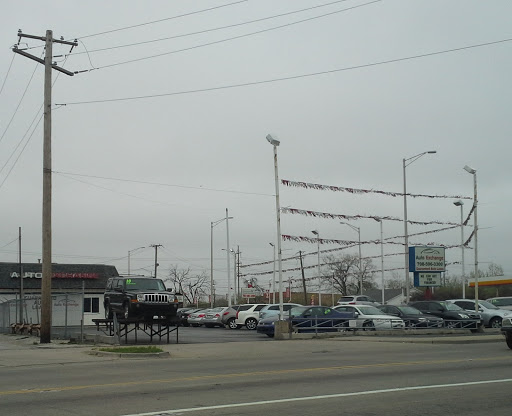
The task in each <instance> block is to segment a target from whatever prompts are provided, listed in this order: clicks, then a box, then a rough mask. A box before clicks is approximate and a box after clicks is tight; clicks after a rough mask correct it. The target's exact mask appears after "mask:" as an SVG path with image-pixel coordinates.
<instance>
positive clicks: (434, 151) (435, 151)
mask: <svg viewBox="0 0 512 416" xmlns="http://www.w3.org/2000/svg"><path fill="white" fill-rule="evenodd" d="M427 153H431V154H432V153H437V150H429V151H428V152H427Z"/></svg>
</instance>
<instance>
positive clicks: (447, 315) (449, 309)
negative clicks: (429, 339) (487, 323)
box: [409, 300, 482, 332]
mask: <svg viewBox="0 0 512 416" xmlns="http://www.w3.org/2000/svg"><path fill="white" fill-rule="evenodd" d="M409 306H413V307H415V308H416V309H419V310H420V311H422V312H426V313H430V314H432V315H435V316H439V317H440V318H443V319H444V321H445V322H444V326H445V327H447V328H463V327H464V326H466V323H464V322H463V321H474V322H475V325H476V326H477V327H478V326H479V325H481V324H482V318H481V317H480V315H479V314H477V313H475V312H470V311H465V310H464V309H462V308H461V307H460V306H457V305H455V304H454V303H451V302H446V301H442V300H420V301H416V302H410V303H409ZM467 325H468V327H469V328H470V329H471V331H473V332H476V331H477V328H475V327H474V326H473V325H472V322H467Z"/></svg>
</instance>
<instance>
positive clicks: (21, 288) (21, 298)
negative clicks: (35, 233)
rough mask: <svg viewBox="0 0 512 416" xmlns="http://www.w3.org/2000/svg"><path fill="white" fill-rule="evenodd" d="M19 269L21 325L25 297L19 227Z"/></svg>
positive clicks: (21, 322)
mask: <svg viewBox="0 0 512 416" xmlns="http://www.w3.org/2000/svg"><path fill="white" fill-rule="evenodd" d="M19 252H20V256H19V267H20V324H23V300H24V299H25V295H24V293H23V263H22V262H21V227H19Z"/></svg>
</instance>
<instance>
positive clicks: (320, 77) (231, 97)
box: [0, 0, 512, 293]
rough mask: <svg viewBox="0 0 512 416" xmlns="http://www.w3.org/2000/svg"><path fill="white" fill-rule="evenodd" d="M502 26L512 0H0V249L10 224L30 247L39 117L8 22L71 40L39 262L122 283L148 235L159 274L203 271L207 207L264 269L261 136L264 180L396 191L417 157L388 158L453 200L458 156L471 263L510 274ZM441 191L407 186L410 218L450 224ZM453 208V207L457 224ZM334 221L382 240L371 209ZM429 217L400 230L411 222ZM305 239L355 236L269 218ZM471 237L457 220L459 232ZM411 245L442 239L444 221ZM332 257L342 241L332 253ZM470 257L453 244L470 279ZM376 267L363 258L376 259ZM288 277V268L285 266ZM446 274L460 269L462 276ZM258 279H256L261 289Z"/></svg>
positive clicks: (34, 85) (392, 225)
mask: <svg viewBox="0 0 512 416" xmlns="http://www.w3.org/2000/svg"><path fill="white" fill-rule="evenodd" d="M107 5H108V6H107ZM223 5H225V7H218V6H223ZM315 6H317V7H315ZM205 9H211V10H205ZM305 9H309V10H305ZM301 10H303V11H301ZM293 12H296V13H293ZM510 16H512V2H510V1H509V0H493V1H486V2H482V1H478V0H451V1H446V0H428V1H427V0H423V1H422V0H417V1H410V0H382V1H371V0H366V1H364V0H363V1H362V0H347V1H330V2H329V1H327V0H324V1H320V0H315V1H306V0H279V1H277V0H248V1H238V2H236V1H231V2H230V1H229V0H226V1H214V0H211V1H206V0H205V1H190V0H189V1H184V0H181V1H172V2H170V1H154V0H152V1H151V2H139V1H131V0H122V1H121V0H118V1H109V2H104V1H88V2H78V1H73V0H71V1H70V0H68V1H52V2H50V3H44V2H39V1H27V2H24V3H23V5H20V4H19V3H14V2H6V3H5V4H4V5H3V6H2V25H0V33H1V36H0V39H2V42H3V52H2V53H0V83H1V84H0V88H1V92H0V117H1V118H0V134H1V140H0V166H1V169H2V170H1V172H0V195H1V200H2V204H1V207H0V212H1V218H2V219H3V220H2V221H1V222H0V260H1V261H17V258H18V256H17V242H16V241H15V240H16V238H17V236H18V227H22V233H23V255H22V258H23V261H25V262H36V261H37V260H38V259H39V258H41V204H42V202H41V200H42V142H43V140H42V139H43V131H42V121H41V122H40V123H39V124H37V122H38V121H39V119H40V116H41V112H40V110H41V105H42V102H43V75H44V70H43V66H42V65H40V64H37V63H36V62H34V61H31V60H29V59H27V58H24V57H22V56H20V55H15V54H13V52H11V50H10V48H11V47H12V45H13V44H15V43H16V42H17V40H18V39H17V36H16V35H17V31H18V29H22V31H23V33H26V34H32V35H37V36H44V35H45V31H46V30H47V29H51V30H53V34H54V37H55V38H60V37H61V36H62V37H63V38H64V39H71V40H72V39H75V38H76V39H78V41H79V46H78V47H77V48H75V49H74V50H73V51H72V53H71V54H69V55H66V54H68V53H69V47H68V46H66V47H63V46H59V45H55V46H54V55H55V61H56V62H57V63H58V65H61V66H64V67H65V68H66V69H68V70H70V71H86V72H80V73H79V74H77V75H75V76H73V77H69V76H67V75H64V74H60V75H58V76H57V72H54V80H55V85H54V88H53V104H54V105H53V108H54V110H55V111H53V138H52V142H53V144H52V146H53V170H54V172H55V173H54V175H53V261H54V262H57V263H107V264H113V265H115V266H116V267H117V269H118V271H119V272H120V273H126V272H127V254H128V251H129V250H133V249H135V248H137V247H141V246H146V247H147V246H149V245H152V244H153V245H155V244H161V245H162V247H161V248H159V251H158V261H159V264H160V267H159V270H158V274H159V277H160V276H161V277H163V276H165V275H166V274H167V272H168V269H169V267H170V266H171V265H178V267H180V268H187V267H190V268H191V269H192V270H193V272H194V273H200V272H205V273H207V274H208V275H209V269H210V223H211V222H212V221H217V220H220V219H222V218H223V217H224V216H225V209H226V208H228V209H229V215H230V216H233V217H234V219H233V220H232V221H230V223H229V229H230V246H231V247H233V248H235V249H236V247H237V246H239V247H240V251H241V252H242V254H241V261H242V263H243V264H250V263H258V262H265V261H269V260H272V256H273V251H272V247H271V246H270V245H269V242H275V240H276V216H275V197H274V195H275V188H274V168H273V150H272V146H271V145H270V144H269V143H268V142H267V141H266V140H265V136H266V135H267V134H268V133H272V134H275V135H276V136H277V137H278V138H279V140H281V146H280V147H279V148H278V160H279V175H280V178H281V179H287V180H292V181H304V182H309V183H316V184H322V185H333V186H338V187H347V188H360V189H373V190H381V191H387V192H398V193H400V192H402V189H403V175H402V160H403V158H409V157H411V156H414V155H416V154H419V153H422V152H424V151H427V150H436V151H437V153H436V154H428V155H425V156H424V157H422V158H420V159H419V160H417V161H415V162H414V163H413V164H411V165H410V166H409V167H407V188H408V192H410V193H413V194H426V195H442V196H457V195H461V196H468V197H470V196H472V195H473V177H472V175H470V174H468V173H467V172H466V171H464V170H463V167H464V165H469V166H471V167H472V168H474V169H476V170H477V175H478V196H479V208H478V222H479V227H480V228H479V238H478V243H479V244H478V248H479V250H478V251H479V256H478V257H479V262H480V266H481V268H482V269H486V268H487V265H488V264H489V263H490V262H494V263H497V264H499V265H501V266H503V268H504V270H505V272H506V273H508V274H510V272H511V270H512V260H511V256H510V251H509V250H510V248H509V246H510V238H511V236H512V225H511V222H510V219H509V215H510V214H509V213H510V205H511V202H512V188H511V186H510V176H511V172H512V168H511V164H510V150H511V145H510V137H511V132H512V117H511V116H510V109H511V108H512V105H511V104H512V103H511V97H512V94H511V85H512V84H511V77H510V74H511V73H512V54H511V51H512V49H511V48H512V41H511V40H512V32H511V26H510ZM251 22H252V23H251ZM214 29H218V30H214ZM197 32H201V33H197ZM164 38H166V39H164ZM27 44H28V45H27ZM42 44H43V42H40V41H38V40H32V39H30V40H27V39H23V40H22V43H21V44H20V48H22V47H26V46H28V47H30V48H32V49H30V50H29V51H28V52H30V53H32V54H34V55H37V56H40V55H41V54H42V53H43V49H42V48H41V45H42ZM136 44H137V45H136ZM483 44H486V45H483ZM447 51H451V52H447ZM440 52H446V53H440ZM13 55H15V56H14V60H13ZM57 55H58V56H57ZM409 58H413V59H409ZM267 81H274V82H267ZM244 84H245V86H241V85H244ZM225 87H230V88H225ZM137 97H139V98H137ZM140 97H145V98H140ZM125 98H130V100H120V101H111V100H115V99H125ZM132 98H133V99H132ZM58 104H66V106H59V105H58ZM34 120H35V122H34V124H31V123H32V122H33V121H34ZM31 126H32V127H31ZM35 126H36V127H35ZM280 194H281V205H282V206H283V207H291V208H297V209H303V210H310V211H315V212H323V213H331V214H336V215H362V216H379V217H385V216H388V217H394V218H400V219H401V218H403V214H404V213H403V199H402V198H401V197H391V196H388V195H379V194H375V193H368V194H363V195H359V194H355V195H354V194H350V193H347V192H333V191H329V190H312V189H301V188H294V187H286V186H281V187H280ZM453 202H454V199H452V198H436V199H432V198H409V199H408V217H409V219H410V220H413V221H422V222H435V221H437V222H452V223H458V222H459V221H460V210H459V208H458V207H455V206H454V205H453ZM471 204H472V201H471V200H465V205H464V212H465V215H464V217H465V216H466V214H467V213H468V212H469V209H470V207H471ZM350 223H351V224H352V225H354V226H357V227H360V228H361V239H362V240H363V241H368V240H376V239H379V238H380V230H379V224H378V223H377V222H375V221H374V220H372V219H360V220H357V221H350ZM471 224H472V220H471ZM444 227H445V226H443V225H434V224H431V225H410V226H409V233H411V234H413V233H419V232H423V231H427V230H436V229H439V228H444ZM315 229H317V230H319V231H320V235H321V237H322V238H324V239H337V240H354V241H357V233H356V232H355V231H354V230H352V229H350V227H347V226H344V225H340V224H339V220H338V219H327V218H319V217H316V218H315V217H307V216H304V215H292V214H284V213H283V214H282V233H283V234H286V235H292V236H304V237H314V236H313V234H312V233H311V230H315ZM383 232H384V237H385V238H386V237H391V236H403V234H404V230H403V224H402V223H401V222H399V221H385V222H384V223H383ZM471 232H472V228H471V227H466V228H465V235H466V237H467V236H469V234H470V233H471ZM394 241H402V242H403V239H402V240H400V239H397V240H394ZM410 242H411V243H420V244H425V243H435V244H443V245H447V246H453V245H457V244H460V229H458V228H454V229H451V230H448V231H443V232H436V233H431V234H426V235H423V236H418V237H411V238H410ZM470 246H471V247H472V246H473V243H471V244H470ZM225 247H226V228H225V222H222V223H220V224H218V225H217V226H216V227H215V228H214V257H215V266H214V270H215V281H216V284H217V292H218V293H220V292H226V288H227V280H226V275H227V272H226V270H227V263H226V252H225V251H222V250H221V249H222V248H225ZM336 247H339V246H337V245H336V244H322V246H321V249H322V250H329V249H333V248H336ZM316 249H317V246H316V243H307V242H302V243H299V242H293V241H284V242H283V257H288V256H294V255H295V254H296V253H297V252H298V251H299V250H302V251H305V252H306V253H315V252H316ZM384 250H385V254H386V257H385V269H389V271H388V272H386V278H391V277H392V273H393V271H392V269H397V270H396V273H399V274H400V275H401V276H403V264H404V260H403V256H392V255H391V254H393V253H398V252H400V250H403V247H401V246H399V245H391V244H388V245H386V246H385V248H384ZM346 252H348V253H357V248H356V247H355V248H353V249H349V250H344V251H338V252H337V253H346ZM362 252H363V256H372V255H376V256H378V255H379V254H380V247H379V246H378V245H375V244H365V245H363V247H362ZM154 253H155V251H154V249H152V248H146V249H141V250H139V251H135V252H133V253H132V254H131V271H132V273H141V274H147V275H149V274H150V273H151V272H152V270H153V261H154ZM473 254H474V250H467V251H466V262H465V263H466V271H468V272H469V271H471V270H472V268H473V264H474V257H473ZM446 261H447V262H448V263H453V262H459V261H460V249H459V248H450V249H447V250H446ZM230 264H232V260H231V262H230ZM314 264H316V254H312V255H309V256H307V257H306V259H305V265H314ZM375 264H376V266H377V267H379V268H380V259H378V258H376V259H375ZM271 267H272V266H271V265H266V266H265V265H263V266H255V267H251V268H245V269H244V270H243V271H244V273H250V272H253V273H259V272H265V271H269V270H271ZM293 267H298V261H297V260H293V261H289V262H286V263H283V268H284V269H286V268H293ZM447 270H448V273H449V274H452V275H459V274H460V272H461V266H460V264H454V265H450V266H449V267H448V269H447ZM315 274H316V270H315V269H314V268H313V269H308V270H307V276H314V275H315ZM283 277H284V279H288V278H290V277H299V272H286V273H285V274H284V275H283ZM269 279H271V274H267V275H259V276H258V281H259V282H260V283H261V284H262V285H265V286H266V285H268V281H269Z"/></svg>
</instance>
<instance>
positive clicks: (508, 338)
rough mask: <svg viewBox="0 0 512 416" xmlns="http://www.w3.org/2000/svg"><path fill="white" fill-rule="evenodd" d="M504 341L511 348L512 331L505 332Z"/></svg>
mask: <svg viewBox="0 0 512 416" xmlns="http://www.w3.org/2000/svg"><path fill="white" fill-rule="evenodd" d="M505 342H506V343H507V345H508V347H509V348H510V349H511V350H512V332H506V333H505Z"/></svg>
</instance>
